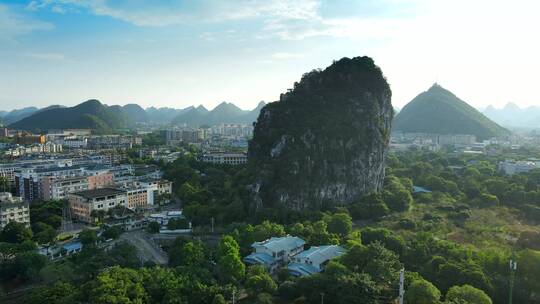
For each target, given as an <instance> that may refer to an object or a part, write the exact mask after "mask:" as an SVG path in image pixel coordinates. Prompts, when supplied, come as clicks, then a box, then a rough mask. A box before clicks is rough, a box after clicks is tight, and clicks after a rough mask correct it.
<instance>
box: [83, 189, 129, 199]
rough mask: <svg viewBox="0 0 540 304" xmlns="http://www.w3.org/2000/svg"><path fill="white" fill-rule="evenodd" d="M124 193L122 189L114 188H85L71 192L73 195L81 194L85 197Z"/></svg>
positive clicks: (91, 197)
mask: <svg viewBox="0 0 540 304" xmlns="http://www.w3.org/2000/svg"><path fill="white" fill-rule="evenodd" d="M122 193H125V191H123V190H119V189H114V188H101V189H94V190H85V191H79V192H75V193H73V194H74V195H78V196H82V197H84V198H87V199H93V198H98V197H104V196H111V195H118V194H122Z"/></svg>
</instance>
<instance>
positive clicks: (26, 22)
mask: <svg viewBox="0 0 540 304" xmlns="http://www.w3.org/2000/svg"><path fill="white" fill-rule="evenodd" d="M53 28H54V25H52V24H51V23H48V22H43V21H40V20H36V19H33V18H30V17H26V16H23V15H21V14H18V13H16V12H14V11H13V10H12V9H11V8H10V7H8V6H7V5H2V4H0V40H1V39H8V40H9V39H13V38H15V37H17V36H20V35H25V34H28V33H31V32H33V31H38V30H51V29H53Z"/></svg>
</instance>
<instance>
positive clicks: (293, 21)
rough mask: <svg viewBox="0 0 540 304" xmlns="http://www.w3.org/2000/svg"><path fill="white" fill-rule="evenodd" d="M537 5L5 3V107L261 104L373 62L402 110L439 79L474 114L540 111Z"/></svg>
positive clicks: (1, 93) (1, 62)
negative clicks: (348, 66)
mask: <svg viewBox="0 0 540 304" xmlns="http://www.w3.org/2000/svg"><path fill="white" fill-rule="evenodd" d="M539 8H540V4H537V3H536V2H535V1H528V0H522V1H514V2H512V3H508V2H503V1H485V0H481V1H474V2H470V1H464V0H458V1H451V2H450V1H428V0H410V1H409V0H383V1H355V0H343V1H317V0H301V1H287V0H269V1H243V0H236V1H212V0H205V1H199V2H196V3H194V2H189V3H184V2H176V1H160V2H159V3H156V2H155V1H153V2H152V1H146V0H140V1H119V0H99V1H88V0H77V1H75V0H37V1H13V0H8V1H3V2H2V3H1V4H0V20H1V21H0V66H2V70H3V71H2V73H0V109H1V110H12V109H20V108H23V107H28V106H36V107H40V108H42V107H46V106H50V105H58V104H60V105H65V106H73V105H76V104H79V103H81V102H83V101H85V100H88V99H98V100H100V101H101V102H102V103H104V104H109V105H114V104H120V105H123V104H127V103H137V104H139V105H141V106H142V107H144V108H146V107H150V106H155V107H171V108H185V107H188V106H191V105H194V106H197V105H199V104H202V105H204V106H205V107H206V108H208V109H212V108H214V107H215V106H216V105H218V104H219V103H221V102H222V101H227V102H232V103H234V104H235V105H237V106H238V107H240V108H242V109H245V110H246V109H253V108H255V107H256V105H257V104H258V103H259V102H260V101H261V100H264V101H265V102H272V101H275V100H278V99H279V95H280V94H281V93H283V92H286V90H287V89H289V88H292V86H293V84H294V82H295V81H298V80H299V79H300V77H301V75H302V74H303V73H305V72H308V71H310V70H312V69H316V68H325V67H327V66H329V65H330V64H331V63H332V61H333V60H338V59H340V58H342V57H354V56H364V55H367V56H370V57H372V58H373V59H374V60H375V63H376V64H377V65H379V66H380V67H381V69H382V70H383V72H384V74H385V76H386V77H387V79H388V81H389V83H390V85H391V88H392V91H393V99H392V101H393V104H394V106H395V107H397V108H403V106H404V105H405V104H406V103H407V102H409V101H410V100H411V99H412V98H414V97H415V96H416V95H417V94H419V93H421V92H423V91H425V90H427V89H428V88H429V87H430V86H431V85H432V84H433V83H434V82H438V83H440V84H441V85H442V86H443V87H445V88H446V89H448V90H450V91H452V92H453V93H455V94H456V95H457V96H458V97H459V98H461V99H463V100H465V101H466V102H468V103H470V104H471V105H472V106H474V107H476V108H485V107H487V106H488V105H490V104H491V105H494V106H496V107H498V108H500V107H502V106H504V105H505V104H506V103H507V102H513V103H516V104H517V105H519V106H520V107H527V106H531V105H540V96H539V95H538V92H537V90H536V83H535V79H534V78H535V77H534V76H535V72H536V70H538V69H540V59H539V58H538V56H537V55H536V54H538V52H539V51H540V44H539V43H538V42H536V41H534V39H532V37H534V35H535V34H536V33H535V29H536V28H539V27H540V20H538V19H537V18H536V16H535V12H537V11H538V9H539Z"/></svg>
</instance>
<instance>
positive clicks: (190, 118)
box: [172, 101, 266, 126]
mask: <svg viewBox="0 0 540 304" xmlns="http://www.w3.org/2000/svg"><path fill="white" fill-rule="evenodd" d="M265 105H266V103H264V102H262V101H261V102H260V103H259V104H258V105H257V107H256V108H255V109H253V110H251V111H245V110H242V109H240V108H239V107H237V106H235V105H234V104H232V103H229V102H222V103H220V104H219V105H218V106H217V107H215V108H214V109H213V110H211V111H208V110H207V109H206V108H205V107H203V106H198V107H196V108H191V109H189V110H185V111H184V112H183V113H180V114H179V115H178V116H176V117H175V118H174V119H173V120H172V123H173V124H176V125H182V124H185V125H188V126H202V125H209V126H211V125H216V124H222V123H247V124H251V123H253V122H254V121H256V120H257V117H258V116H259V112H261V109H262V108H263V107H264V106H265Z"/></svg>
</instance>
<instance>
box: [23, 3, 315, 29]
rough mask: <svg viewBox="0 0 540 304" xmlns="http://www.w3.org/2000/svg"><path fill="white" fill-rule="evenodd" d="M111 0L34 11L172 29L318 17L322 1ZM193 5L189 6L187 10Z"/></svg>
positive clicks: (55, 5)
mask: <svg viewBox="0 0 540 304" xmlns="http://www.w3.org/2000/svg"><path fill="white" fill-rule="evenodd" d="M116 2H117V1H111V0H34V1H32V2H30V3H29V4H28V6H27V8H28V9H30V10H39V9H44V8H47V7H51V9H52V10H56V11H58V12H65V11H66V10H68V9H69V8H73V7H75V8H82V9H87V10H89V11H90V12H91V13H93V14H95V15H98V16H108V17H111V18H116V19H119V20H122V21H125V22H129V23H132V24H134V25H138V26H168V25H178V24H184V23H189V22H221V21H228V20H239V19H246V18H256V17H261V18H269V19H271V18H272V19H276V18H277V19H297V20H305V19H311V18H316V17H317V16H318V9H319V6H320V2H319V1H318V0H235V1H221V0H201V1H197V2H193V3H191V4H190V5H191V6H189V5H186V6H182V5H178V3H174V4H162V3H158V2H156V1H149V0H141V1H136V2H132V3H130V2H129V1H123V2H121V3H116ZM187 6H189V7H187Z"/></svg>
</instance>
